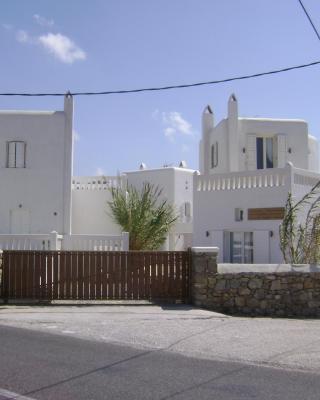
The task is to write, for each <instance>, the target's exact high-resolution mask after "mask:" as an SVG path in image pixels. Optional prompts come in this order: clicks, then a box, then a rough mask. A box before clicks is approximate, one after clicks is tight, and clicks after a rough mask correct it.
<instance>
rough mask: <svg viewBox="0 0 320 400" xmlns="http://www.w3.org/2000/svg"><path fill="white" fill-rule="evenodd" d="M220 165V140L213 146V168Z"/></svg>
mask: <svg viewBox="0 0 320 400" xmlns="http://www.w3.org/2000/svg"><path fill="white" fill-rule="evenodd" d="M217 166H218V142H216V143H215V144H213V145H212V146H211V168H216V167H217Z"/></svg>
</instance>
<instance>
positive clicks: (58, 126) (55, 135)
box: [0, 96, 73, 234]
mask: <svg viewBox="0 0 320 400" xmlns="http://www.w3.org/2000/svg"><path fill="white" fill-rule="evenodd" d="M72 120H73V100H72V97H71V96H66V97H65V101H64V110H63V111H48V112H46V111H0V182H1V188H2V190H1V202H0V233H1V234H41V233H49V232H51V231H57V232H59V233H61V234H70V232H71V176H72Z"/></svg>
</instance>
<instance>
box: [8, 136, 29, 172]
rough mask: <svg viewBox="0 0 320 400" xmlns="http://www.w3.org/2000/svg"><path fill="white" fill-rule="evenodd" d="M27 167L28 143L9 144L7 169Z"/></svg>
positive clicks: (16, 142)
mask: <svg viewBox="0 0 320 400" xmlns="http://www.w3.org/2000/svg"><path fill="white" fill-rule="evenodd" d="M25 167H26V143H25V142H20V141H15V142H7V168H25Z"/></svg>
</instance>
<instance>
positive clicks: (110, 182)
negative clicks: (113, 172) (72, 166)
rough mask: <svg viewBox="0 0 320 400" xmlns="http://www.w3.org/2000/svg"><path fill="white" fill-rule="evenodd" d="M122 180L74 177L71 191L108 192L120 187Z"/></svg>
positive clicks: (116, 177)
mask: <svg viewBox="0 0 320 400" xmlns="http://www.w3.org/2000/svg"><path fill="white" fill-rule="evenodd" d="M122 182H123V179H122V178H121V177H119V176H79V177H77V176H74V177H73V178H72V190H108V189H110V188H111V187H116V188H117V187H122Z"/></svg>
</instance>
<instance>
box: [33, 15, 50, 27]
mask: <svg viewBox="0 0 320 400" xmlns="http://www.w3.org/2000/svg"><path fill="white" fill-rule="evenodd" d="M33 19H34V20H35V22H36V23H37V24H38V25H40V26H45V27H52V26H53V25H54V20H53V19H47V18H45V17H42V16H41V15H39V14H34V15H33Z"/></svg>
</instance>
